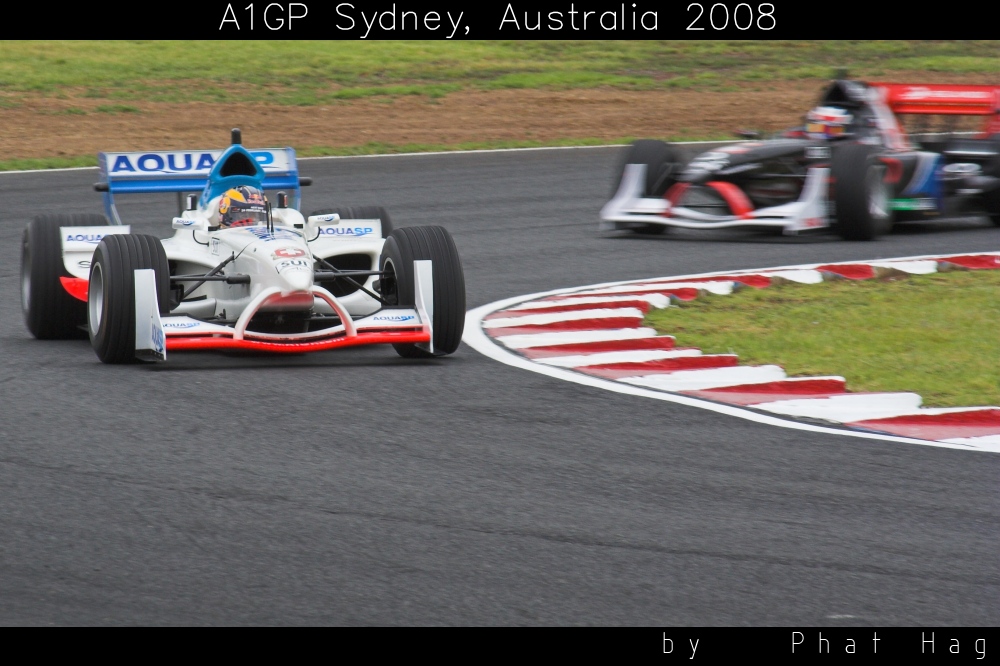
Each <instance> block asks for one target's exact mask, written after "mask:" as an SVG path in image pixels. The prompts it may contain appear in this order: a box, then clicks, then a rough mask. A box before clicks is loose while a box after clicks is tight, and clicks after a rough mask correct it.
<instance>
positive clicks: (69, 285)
mask: <svg viewBox="0 0 1000 666" xmlns="http://www.w3.org/2000/svg"><path fill="white" fill-rule="evenodd" d="M59 281H60V282H62V286H63V289H65V290H66V291H67V292H69V295H70V296H72V297H73V298H77V299H79V300H81V301H83V302H84V303H86V302H87V292H88V291H89V290H90V281H89V280H84V279H83V278H75V277H60V278H59Z"/></svg>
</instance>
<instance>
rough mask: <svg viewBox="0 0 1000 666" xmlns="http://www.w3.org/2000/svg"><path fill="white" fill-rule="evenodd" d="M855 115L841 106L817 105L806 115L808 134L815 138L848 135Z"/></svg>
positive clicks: (834, 137) (836, 137)
mask: <svg viewBox="0 0 1000 666" xmlns="http://www.w3.org/2000/svg"><path fill="white" fill-rule="evenodd" d="M852 119H853V116H851V114H849V113H848V112H847V110H846V109H842V108H840V107H839V106H817V107H816V108H814V109H813V110H812V111H810V112H809V113H808V114H807V115H806V134H808V135H809V136H810V137H811V138H813V139H839V138H840V137H843V136H846V134H847V126H848V125H849V124H850V123H851V120H852Z"/></svg>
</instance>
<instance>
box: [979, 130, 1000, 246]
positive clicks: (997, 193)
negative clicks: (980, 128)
mask: <svg viewBox="0 0 1000 666" xmlns="http://www.w3.org/2000/svg"><path fill="white" fill-rule="evenodd" d="M989 140H990V142H991V143H992V144H993V146H992V148H993V150H994V151H996V152H997V153H998V155H997V156H996V157H994V158H993V159H992V160H991V161H990V163H989V164H988V165H986V169H985V170H984V174H985V175H986V176H992V177H993V178H1000V134H994V135H992V136H991V137H990V138H989ZM983 208H984V209H985V210H986V216H987V217H988V218H990V222H992V223H993V224H995V225H996V226H998V227H1000V187H995V188H993V189H992V190H988V191H986V192H984V193H983Z"/></svg>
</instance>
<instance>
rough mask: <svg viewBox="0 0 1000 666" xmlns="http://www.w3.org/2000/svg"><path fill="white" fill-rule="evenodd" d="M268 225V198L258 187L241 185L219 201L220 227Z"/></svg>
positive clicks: (227, 192)
mask: <svg viewBox="0 0 1000 666" xmlns="http://www.w3.org/2000/svg"><path fill="white" fill-rule="evenodd" d="M257 224H267V197H265V196H264V193H263V192H261V191H260V190H259V189H257V188H256V187H253V186H250V185H240V186H239V187H233V188H231V189H229V190H226V193H225V194H223V195H222V198H221V199H219V226H221V227H223V228H226V227H249V226H254V225H257Z"/></svg>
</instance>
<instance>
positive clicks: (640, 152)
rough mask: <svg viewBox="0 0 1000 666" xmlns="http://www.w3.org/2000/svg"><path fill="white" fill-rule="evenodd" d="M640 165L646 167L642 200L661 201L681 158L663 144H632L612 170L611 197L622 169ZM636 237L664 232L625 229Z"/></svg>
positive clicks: (645, 141)
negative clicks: (658, 198) (627, 166)
mask: <svg viewBox="0 0 1000 666" xmlns="http://www.w3.org/2000/svg"><path fill="white" fill-rule="evenodd" d="M628 164H642V165H644V166H645V167H646V184H645V188H644V189H643V196H645V197H662V196H663V195H664V194H666V192H667V190H668V189H670V186H671V185H673V184H674V183H676V182H677V174H678V173H680V169H681V157H680V153H679V152H678V150H677V148H676V147H674V146H672V145H670V144H669V143H666V142H664V141H657V140H655V139H640V140H638V141H634V142H632V145H631V146H629V148H628V150H627V151H626V152H625V154H624V155H623V156H622V158H621V160H619V162H618V166H617V168H616V170H615V180H614V186H613V187H612V190H611V196H614V195H615V194H616V193H617V192H618V188H619V187H620V186H621V182H622V178H624V176H625V166H626V165H628ZM621 228H627V229H631V230H632V231H635V232H636V233H642V234H662V233H663V232H664V231H666V230H667V226H666V225H663V224H651V223H649V224H631V225H629V226H627V227H621Z"/></svg>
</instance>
